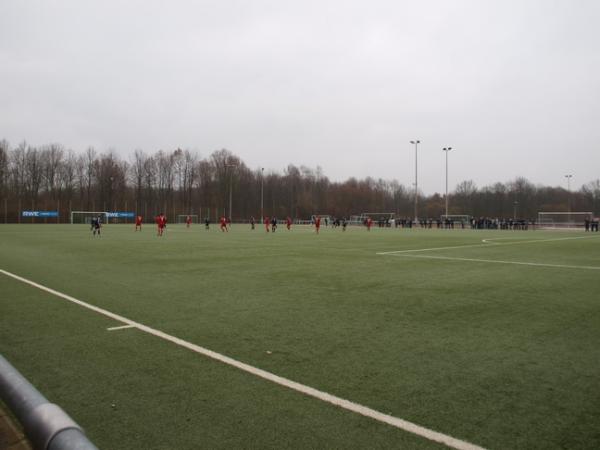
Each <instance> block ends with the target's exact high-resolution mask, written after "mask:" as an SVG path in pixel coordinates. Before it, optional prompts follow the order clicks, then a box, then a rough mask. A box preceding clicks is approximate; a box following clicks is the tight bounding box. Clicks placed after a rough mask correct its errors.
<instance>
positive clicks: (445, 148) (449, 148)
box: [442, 147, 452, 219]
mask: <svg viewBox="0 0 600 450" xmlns="http://www.w3.org/2000/svg"><path fill="white" fill-rule="evenodd" d="M442 150H443V151H444V153H446V219H447V218H448V152H449V151H450V150H452V147H444V148H443V149H442Z"/></svg>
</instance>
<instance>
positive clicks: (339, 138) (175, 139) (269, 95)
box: [0, 0, 600, 194]
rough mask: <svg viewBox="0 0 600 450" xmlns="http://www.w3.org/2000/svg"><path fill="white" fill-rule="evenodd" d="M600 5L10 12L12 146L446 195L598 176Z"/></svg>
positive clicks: (5, 37) (222, 0)
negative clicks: (287, 172) (210, 158)
mask: <svg viewBox="0 0 600 450" xmlns="http://www.w3.org/2000/svg"><path fill="white" fill-rule="evenodd" d="M599 23H600V1H597V0H588V1H584V0H564V1H553V0H535V1H534V0H521V1H515V0H509V1H506V0H503V1H500V0H497V1H486V0H469V1H465V0H461V1H450V0H440V1H427V0H425V1H414V0H413V1H402V0H396V1H393V0H390V1H377V0H369V1H366V0H365V1H348V0H335V1H333V0H332V1H325V0H321V1H307V0H302V1H300V0H296V1H287V0H273V1H260V0H248V1H241V0H238V1H233V0H218V1H217V0H215V1H201V0H198V1H149V0H144V1H109V0H102V1H91V0H90V1H85V0H73V1H60V0H57V1H46V0H45V1H28V0H2V2H0V138H5V139H8V140H9V141H10V142H11V144H13V145H16V144H17V143H18V142H20V141H22V140H23V139H26V140H27V141H28V142H30V143H31V144H33V145H39V144H45V143H50V142H59V143H62V144H63V145H65V146H66V147H68V148H72V149H73V150H75V151H78V152H81V151H84V150H85V148H86V147H87V146H88V145H93V146H95V147H96V148H97V149H99V150H106V149H108V148H114V149H115V150H116V151H117V152H118V153H119V154H121V155H122V156H124V157H127V156H128V155H130V154H132V153H133V151H134V149H136V148H141V149H143V150H145V151H146V152H148V153H151V152H154V151H156V150H158V149H165V150H171V149H174V148H177V147H181V148H188V149H190V150H195V151H198V152H199V153H200V154H201V155H202V156H207V155H209V154H210V153H211V152H212V151H214V150H217V149H221V148H227V149H229V150H231V151H232V152H234V153H235V154H237V155H239V156H240V157H241V158H242V159H243V160H244V161H245V162H246V163H247V164H248V165H249V166H250V167H252V168H258V167H261V166H262V167H265V168H267V169H272V170H278V171H280V170H282V169H283V168H284V167H285V166H287V164H288V163H293V164H296V165H302V164H303V165H308V166H311V167H316V166H317V165H319V166H321V167H322V168H323V170H324V172H325V174H326V175H327V176H329V178H330V179H332V180H343V179H346V178H348V177H351V176H355V177H365V176H372V177H375V178H379V177H381V178H386V179H392V178H396V179H398V180H399V181H400V182H402V183H403V184H405V185H407V186H410V185H411V184H412V183H413V182H414V164H415V160H414V158H415V154H414V153H415V152H414V147H413V146H411V145H410V144H409V141H410V140H411V139H420V140H421V141H422V144H421V145H420V147H419V187H420V188H422V190H423V191H424V192H425V193H428V194H430V193H433V192H436V191H438V192H442V191H443V190H444V180H445V178H444V176H445V175H444V173H445V172H444V167H445V166H444V164H445V160H444V154H443V152H442V147H445V146H452V147H453V150H452V152H451V153H450V155H449V161H450V188H451V189H452V188H453V187H454V186H455V185H456V183H457V182H459V181H461V180H464V179H473V180H474V181H475V182H476V183H477V185H478V186H482V185H485V184H489V183H492V182H495V181H507V180H509V179H513V178H514V177H516V176H525V177H527V178H529V179H530V180H531V181H533V182H536V183H544V184H549V185H563V186H566V182H565V178H564V175H565V174H567V173H572V174H573V175H574V177H573V181H574V186H575V187H579V186H580V185H581V184H583V183H585V182H588V181H591V180H592V179H596V178H599V177H600V26H599V25H598V24H599Z"/></svg>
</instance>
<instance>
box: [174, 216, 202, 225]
mask: <svg viewBox="0 0 600 450" xmlns="http://www.w3.org/2000/svg"><path fill="white" fill-rule="evenodd" d="M188 216H189V217H190V219H192V223H200V216H198V215H197V214H179V215H178V216H177V223H186V222H185V221H186V219H187V218H188Z"/></svg>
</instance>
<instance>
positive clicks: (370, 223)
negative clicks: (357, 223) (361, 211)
mask: <svg viewBox="0 0 600 450" xmlns="http://www.w3.org/2000/svg"><path fill="white" fill-rule="evenodd" d="M372 226H373V219H371V218H370V217H367V231H371V227H372Z"/></svg>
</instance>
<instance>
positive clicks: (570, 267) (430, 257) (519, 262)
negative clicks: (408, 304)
mask: <svg viewBox="0 0 600 450" xmlns="http://www.w3.org/2000/svg"><path fill="white" fill-rule="evenodd" d="M391 256H403V257H406V258H425V259H443V260H450V261H471V262H485V263H496V264H516V265H519V266H538V267H556V268H560V269H584V270H600V267H596V266H571V265H568V264H543V263H532V262H521V261H502V260H497V259H478V258H458V257H452V256H432V255H407V254H404V255H391Z"/></svg>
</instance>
